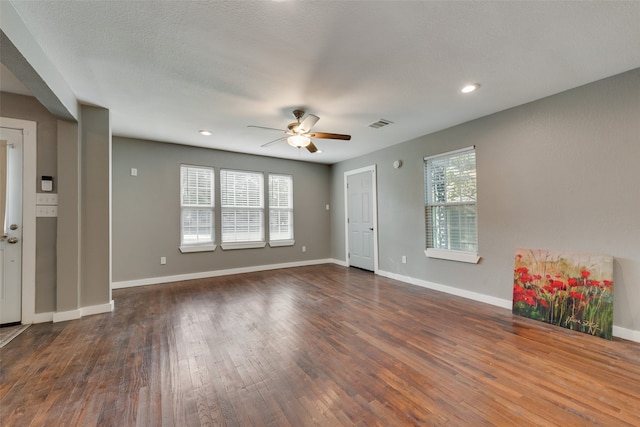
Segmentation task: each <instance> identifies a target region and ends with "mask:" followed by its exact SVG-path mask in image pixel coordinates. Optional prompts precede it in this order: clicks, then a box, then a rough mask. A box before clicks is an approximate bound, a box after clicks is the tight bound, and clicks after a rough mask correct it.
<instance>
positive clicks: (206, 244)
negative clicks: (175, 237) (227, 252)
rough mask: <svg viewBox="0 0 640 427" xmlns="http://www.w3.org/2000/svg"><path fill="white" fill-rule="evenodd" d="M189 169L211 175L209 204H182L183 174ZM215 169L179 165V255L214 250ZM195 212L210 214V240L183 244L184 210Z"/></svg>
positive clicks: (184, 164)
mask: <svg viewBox="0 0 640 427" xmlns="http://www.w3.org/2000/svg"><path fill="white" fill-rule="evenodd" d="M189 169H200V170H206V171H208V172H209V173H210V174H211V187H210V192H211V195H210V200H211V203H210V204H208V205H200V204H195V205H192V204H185V203H184V191H185V186H184V173H185V172H186V171H188V170H189ZM215 195H216V193H215V169H214V168H213V167H211V166H202V165H191V164H186V163H181V164H180V246H179V250H180V252H181V253H191V252H211V251H215V250H216V247H217V245H216V222H215V220H216V214H215ZM187 209H190V210H194V209H195V210H197V211H206V212H209V213H210V214H211V240H210V241H203V242H196V243H188V242H185V229H184V215H185V210H187Z"/></svg>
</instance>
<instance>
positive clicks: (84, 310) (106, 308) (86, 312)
mask: <svg viewBox="0 0 640 427" xmlns="http://www.w3.org/2000/svg"><path fill="white" fill-rule="evenodd" d="M113 308H114V304H113V300H111V301H110V302H108V303H106V304H98V305H90V306H87V307H80V315H81V316H91V315H92V314H102V313H111V312H112V311H113Z"/></svg>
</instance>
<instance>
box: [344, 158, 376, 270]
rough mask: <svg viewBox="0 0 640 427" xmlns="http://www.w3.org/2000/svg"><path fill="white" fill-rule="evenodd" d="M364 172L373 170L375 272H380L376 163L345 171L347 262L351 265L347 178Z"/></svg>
mask: <svg viewBox="0 0 640 427" xmlns="http://www.w3.org/2000/svg"><path fill="white" fill-rule="evenodd" d="M362 172H371V175H372V176H371V194H372V197H371V203H372V204H373V209H372V211H373V272H374V273H375V274H378V178H377V177H378V172H377V168H376V165H375V164H373V165H370V166H365V167H362V168H359V169H354V170H350V171H345V173H344V186H343V187H344V188H343V191H344V243H345V252H344V257H345V262H346V264H347V266H350V265H351V263H350V262H349V261H350V260H349V194H348V192H347V178H348V177H349V176H351V175H357V174H359V173H362Z"/></svg>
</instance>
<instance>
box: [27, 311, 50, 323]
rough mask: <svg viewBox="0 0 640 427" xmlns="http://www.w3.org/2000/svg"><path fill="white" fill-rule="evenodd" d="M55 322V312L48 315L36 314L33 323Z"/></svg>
mask: <svg viewBox="0 0 640 427" xmlns="http://www.w3.org/2000/svg"><path fill="white" fill-rule="evenodd" d="M52 321H53V312H48V313H36V314H34V315H33V322H32V323H46V322H52Z"/></svg>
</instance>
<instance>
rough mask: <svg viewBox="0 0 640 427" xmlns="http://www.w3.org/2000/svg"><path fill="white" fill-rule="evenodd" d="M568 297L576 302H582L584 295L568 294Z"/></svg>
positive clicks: (578, 293)
mask: <svg viewBox="0 0 640 427" xmlns="http://www.w3.org/2000/svg"><path fill="white" fill-rule="evenodd" d="M569 296H571V298H573V299H577V300H578V301H584V295H583V294H581V293H580V292H569Z"/></svg>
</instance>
